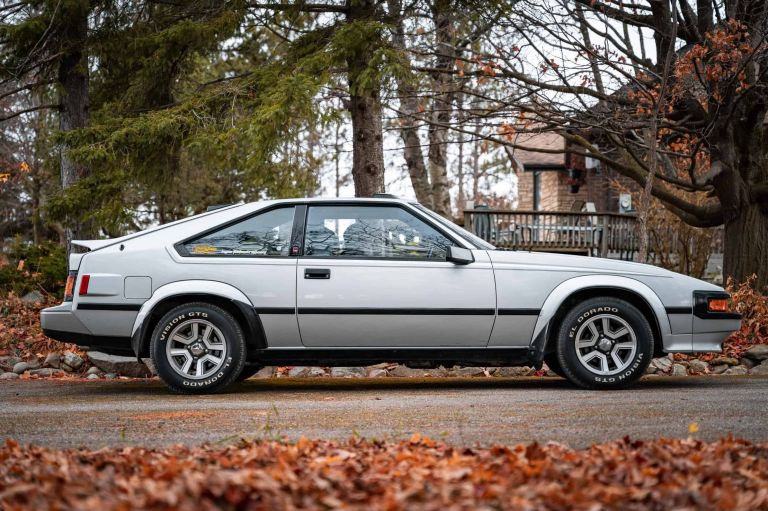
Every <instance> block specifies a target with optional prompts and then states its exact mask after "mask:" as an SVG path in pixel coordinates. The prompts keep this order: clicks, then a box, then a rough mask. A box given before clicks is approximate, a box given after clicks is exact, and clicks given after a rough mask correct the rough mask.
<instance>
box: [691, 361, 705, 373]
mask: <svg viewBox="0 0 768 511" xmlns="http://www.w3.org/2000/svg"><path fill="white" fill-rule="evenodd" d="M707 369H709V365H708V364H707V363H706V362H704V361H703V360H699V359H696V358H695V359H693V360H691V361H690V362H689V363H688V370H689V371H690V372H691V373H693V374H703V373H706V372H707Z"/></svg>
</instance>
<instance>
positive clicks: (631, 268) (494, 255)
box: [488, 250, 722, 290]
mask: <svg viewBox="0 0 768 511" xmlns="http://www.w3.org/2000/svg"><path fill="white" fill-rule="evenodd" d="M488 254H489V256H490V258H491V261H493V263H494V265H503V266H507V265H511V266H514V267H517V268H520V269H529V270H557V271H572V272H574V273H579V274H603V275H622V276H628V277H657V278H658V277H662V278H670V279H676V280H678V281H679V282H682V281H685V282H686V283H687V284H689V285H695V287H696V288H697V289H702V290H722V288H721V287H719V286H715V285H713V284H710V283H708V282H704V281H702V280H699V279H695V278H693V277H689V276H687V275H682V274H680V273H675V272H673V271H670V270H666V269H664V268H659V267H658V266H653V265H651V264H642V263H635V262H630V261H618V260H616V259H603V258H599V257H587V256H580V255H568V254H550V253H546V252H524V251H506V250H491V251H489V252H488Z"/></svg>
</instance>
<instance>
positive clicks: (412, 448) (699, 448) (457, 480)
mask: <svg viewBox="0 0 768 511" xmlns="http://www.w3.org/2000/svg"><path fill="white" fill-rule="evenodd" d="M0 508H3V509H8V510H12V509H38V510H42V509H63V510H66V509H78V510H88V509H99V510H110V509H114V510H117V509H120V510H122V509H157V510H165V509H179V510H194V511H197V510H206V509H328V508H334V509H338V508H344V509H364V510H370V509H389V510H396V509H425V510H432V509H434V510H444V509H521V510H525V509H555V510H557V509H622V510H633V509H768V445H765V444H763V445H755V444H751V443H749V442H746V441H744V440H738V439H734V438H725V439H722V440H720V441H717V442H712V443H707V442H702V441H699V440H695V439H690V438H689V439H687V440H670V439H660V440H653V441H631V440H629V439H627V438H625V439H624V440H620V441H615V442H610V443H605V444H599V445H594V446H592V447H590V448H588V449H583V450H574V449H570V448H568V447H566V446H564V445H561V444H555V443H551V444H547V445H540V444H536V443H533V444H530V445H522V444H521V445H515V446H500V445H498V446H493V447H490V448H460V447H454V446H451V445H447V444H444V443H440V442H435V441H433V440H431V439H429V438H426V437H422V436H420V435H418V434H415V435H413V437H412V438H411V440H410V441H407V442H379V441H365V440H359V439H351V440H348V441H346V442H332V441H317V440H307V439H305V438H302V439H300V440H298V441H297V442H296V443H282V442H255V443H248V442H243V443H241V444H239V445H234V446H231V447H213V446H203V447H184V446H174V447H171V448H167V449H145V448H139V447H126V448H123V449H101V450H98V451H89V450H86V449H80V450H55V449H46V448H42V447H22V446H19V445H17V444H16V443H15V442H13V441H11V440H9V441H7V442H6V445H5V446H4V447H3V448H2V449H0Z"/></svg>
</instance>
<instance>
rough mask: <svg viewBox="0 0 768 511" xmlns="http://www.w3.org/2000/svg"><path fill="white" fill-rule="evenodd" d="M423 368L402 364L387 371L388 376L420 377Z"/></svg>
mask: <svg viewBox="0 0 768 511" xmlns="http://www.w3.org/2000/svg"><path fill="white" fill-rule="evenodd" d="M424 372H425V371H424V369H413V368H411V367H406V366H404V365H399V366H397V367H393V368H392V370H390V371H389V375H390V376H394V377H395V378H422V377H423V376H424Z"/></svg>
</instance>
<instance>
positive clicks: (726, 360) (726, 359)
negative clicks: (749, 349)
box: [709, 357, 739, 366]
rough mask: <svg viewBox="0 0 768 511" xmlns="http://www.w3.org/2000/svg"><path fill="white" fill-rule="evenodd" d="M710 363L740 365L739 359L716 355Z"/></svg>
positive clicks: (715, 364) (714, 364)
mask: <svg viewBox="0 0 768 511" xmlns="http://www.w3.org/2000/svg"><path fill="white" fill-rule="evenodd" d="M709 364H710V365H713V366H719V365H723V364H724V365H727V366H737V365H739V361H738V359H735V358H733V357H715V358H713V359H712V361H711V362H710V363H709Z"/></svg>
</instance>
